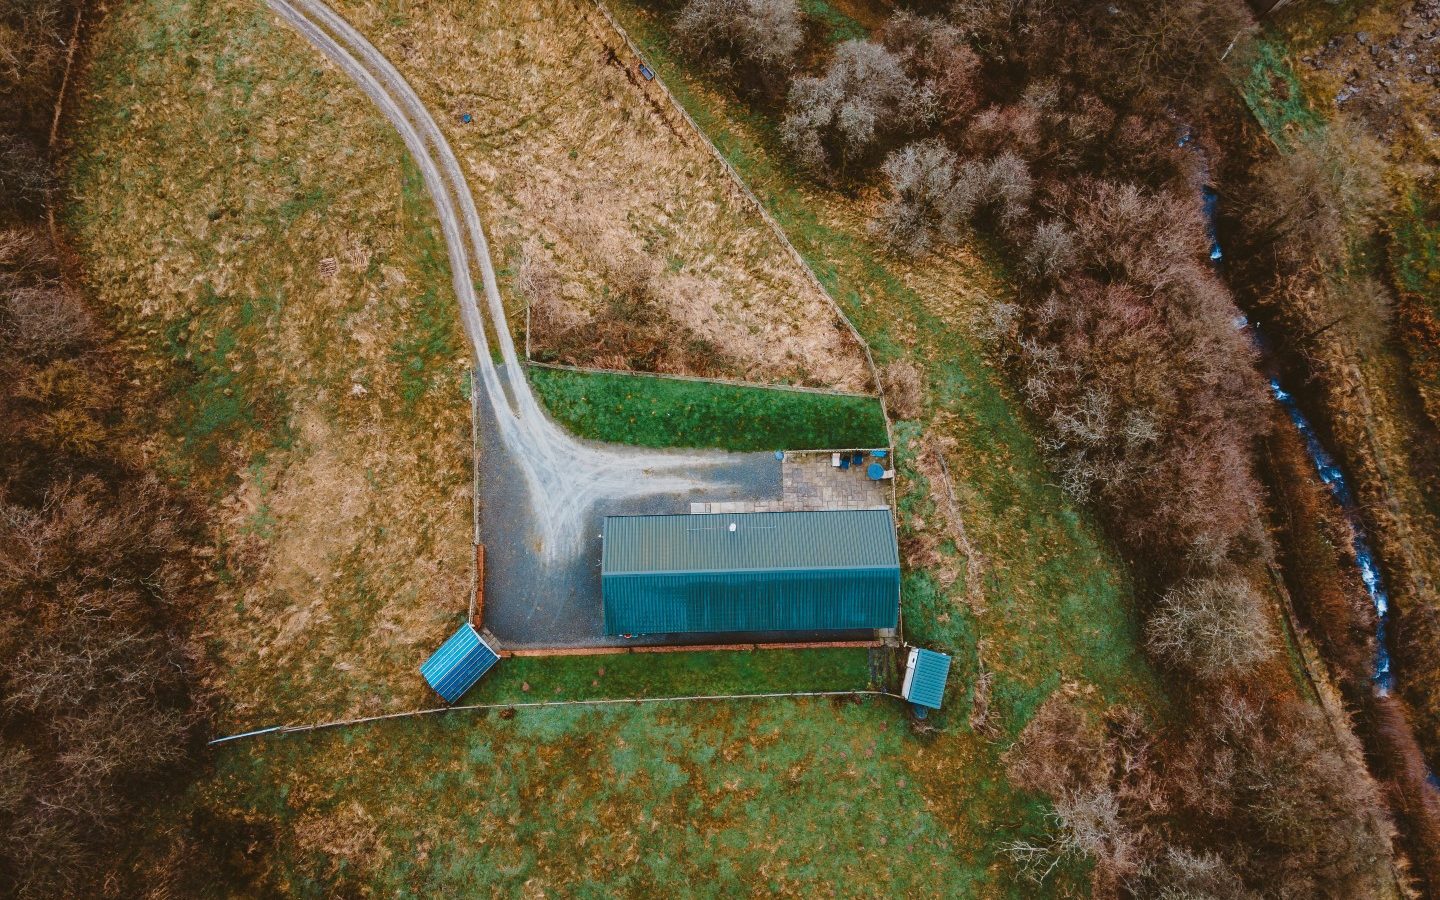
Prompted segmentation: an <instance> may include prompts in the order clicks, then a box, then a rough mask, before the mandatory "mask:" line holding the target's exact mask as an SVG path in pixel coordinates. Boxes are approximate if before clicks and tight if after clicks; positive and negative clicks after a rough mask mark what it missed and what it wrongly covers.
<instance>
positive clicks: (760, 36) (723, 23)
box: [675, 0, 805, 83]
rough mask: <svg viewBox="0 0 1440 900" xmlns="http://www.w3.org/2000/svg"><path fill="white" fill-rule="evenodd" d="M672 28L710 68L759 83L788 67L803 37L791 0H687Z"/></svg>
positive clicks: (796, 9) (687, 47) (771, 79)
mask: <svg viewBox="0 0 1440 900" xmlns="http://www.w3.org/2000/svg"><path fill="white" fill-rule="evenodd" d="M675 30H676V32H677V33H678V34H679V35H680V40H681V41H682V43H683V44H684V46H685V47H686V49H688V50H689V51H690V52H692V53H694V54H695V55H696V56H699V57H700V58H702V59H704V60H706V61H707V62H709V63H710V64H711V65H712V66H715V67H716V68H718V69H721V70H722V71H733V70H741V71H740V72H739V74H742V75H750V76H753V77H755V78H757V79H759V80H760V81H761V82H764V83H769V82H771V81H773V80H774V78H775V77H776V76H778V75H780V74H782V73H784V72H786V71H788V70H789V68H790V67H791V65H793V63H794V58H795V51H796V50H798V49H799V48H800V43H801V41H802V40H803V39H804V36H805V35H804V29H803V26H802V18H801V15H800V8H799V6H797V5H796V3H795V0H688V2H687V3H686V4H685V6H684V8H683V9H681V10H680V15H679V17H678V18H677V19H676V21H675Z"/></svg>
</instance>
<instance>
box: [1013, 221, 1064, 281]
mask: <svg viewBox="0 0 1440 900" xmlns="http://www.w3.org/2000/svg"><path fill="white" fill-rule="evenodd" d="M1074 264H1075V237H1074V235H1073V234H1071V232H1070V229H1069V228H1068V227H1066V225H1065V223H1064V222H1060V221H1058V220H1055V219H1051V220H1049V221H1046V222H1041V223H1040V224H1039V225H1036V226H1035V231H1034V233H1033V234H1032V235H1031V237H1030V246H1029V248H1027V249H1026V251H1025V272H1026V274H1027V275H1029V276H1030V277H1031V278H1032V279H1034V280H1035V281H1037V282H1041V283H1044V282H1049V281H1053V280H1054V279H1055V278H1057V277H1059V276H1061V275H1064V274H1065V273H1066V272H1068V271H1069V270H1070V268H1071V267H1072V266H1073V265H1074Z"/></svg>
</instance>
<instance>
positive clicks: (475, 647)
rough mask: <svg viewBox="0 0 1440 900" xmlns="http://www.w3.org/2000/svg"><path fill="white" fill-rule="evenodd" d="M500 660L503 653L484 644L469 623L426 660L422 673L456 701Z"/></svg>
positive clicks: (449, 697) (443, 695)
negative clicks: (500, 654)
mask: <svg viewBox="0 0 1440 900" xmlns="http://www.w3.org/2000/svg"><path fill="white" fill-rule="evenodd" d="M499 660H500V656H499V655H498V654H497V653H496V652H495V651H494V650H491V649H490V645H489V644H487V643H485V641H484V639H483V638H481V637H480V633H479V632H478V631H476V630H475V626H474V625H471V624H470V623H469V622H466V623H465V624H464V625H461V626H460V630H459V631H457V632H455V634H454V635H452V636H451V638H450V640H448V641H446V642H445V643H443V644H441V645H440V649H439V650H436V651H435V652H434V653H433V654H431V656H430V658H429V659H427V660H425V664H424V665H422V666H421V667H420V674H421V675H422V676H424V678H425V680H426V681H427V682H428V683H429V684H430V687H432V688H434V689H435V693H437V694H439V695H440V696H441V697H443V698H445V702H446V703H454V702H455V701H456V700H459V699H460V698H461V697H463V696H465V692H466V691H468V690H470V688H471V686H472V685H474V684H475V682H477V681H479V680H480V676H482V675H484V674H485V673H486V672H488V671H490V667H491V666H493V665H495V663H497V662H499Z"/></svg>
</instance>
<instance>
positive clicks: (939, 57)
mask: <svg viewBox="0 0 1440 900" xmlns="http://www.w3.org/2000/svg"><path fill="white" fill-rule="evenodd" d="M880 41H881V43H882V44H884V45H885V48H886V49H888V50H889V51H890V52H892V53H894V54H895V55H896V56H898V57H899V58H900V60H901V62H902V64H903V65H904V66H905V70H906V72H907V74H908V75H909V76H910V78H911V79H912V80H914V81H915V82H917V83H919V84H922V85H925V86H926V87H928V88H929V90H930V91H931V92H932V93H933V94H934V95H935V105H936V113H937V119H938V124H939V125H940V126H941V127H942V128H948V127H953V126H955V125H958V124H959V123H960V122H961V121H962V120H963V119H964V118H965V117H966V116H968V115H969V114H970V113H971V112H972V111H973V110H974V109H975V105H976V103H977V102H978V101H979V91H978V89H977V85H976V83H975V77H976V75H977V73H978V70H979V68H980V58H979V57H978V56H976V55H975V52H974V51H973V50H971V49H970V47H969V45H968V44H967V43H966V41H965V36H964V33H963V32H962V31H961V30H960V29H959V28H957V27H956V26H955V25H954V24H952V23H950V22H946V21H944V20H943V19H930V18H926V17H924V16H917V15H915V14H913V13H909V12H904V11H901V12H898V13H896V14H895V15H893V16H891V17H890V20H889V21H887V22H886V23H885V27H884V28H883V29H882V30H881V32H880Z"/></svg>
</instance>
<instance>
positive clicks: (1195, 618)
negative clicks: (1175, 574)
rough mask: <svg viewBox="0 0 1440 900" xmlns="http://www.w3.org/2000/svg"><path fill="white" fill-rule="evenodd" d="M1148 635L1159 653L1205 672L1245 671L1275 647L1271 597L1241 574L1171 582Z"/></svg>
mask: <svg viewBox="0 0 1440 900" xmlns="http://www.w3.org/2000/svg"><path fill="white" fill-rule="evenodd" d="M1145 637H1146V646H1148V647H1149V648H1150V650H1151V652H1153V653H1154V654H1155V655H1157V656H1159V657H1160V658H1162V659H1165V660H1167V661H1169V662H1170V663H1171V664H1173V665H1176V666H1179V667H1180V668H1182V669H1184V670H1185V671H1187V672H1189V673H1191V674H1193V675H1197V676H1199V677H1201V678H1212V679H1213V678H1220V677H1226V676H1235V675H1240V674H1243V673H1245V672H1247V671H1248V670H1250V669H1252V668H1254V667H1255V666H1256V665H1258V664H1259V663H1261V662H1263V661H1264V660H1266V659H1268V658H1269V657H1270V656H1271V655H1272V654H1273V653H1274V652H1275V631H1274V629H1273V628H1272V627H1271V625H1270V615H1269V611H1268V610H1267V609H1266V606H1265V602H1264V601H1263V600H1262V599H1261V597H1260V595H1259V594H1258V593H1256V591H1255V589H1254V588H1253V587H1251V585H1250V584H1249V582H1247V581H1245V580H1244V579H1243V578H1241V577H1239V576H1236V575H1225V576H1216V577H1212V578H1204V579H1191V580H1188V581H1184V582H1181V583H1180V584H1178V585H1176V586H1175V587H1173V588H1171V589H1170V590H1169V591H1167V592H1166V593H1165V597H1164V598H1163V599H1162V600H1161V601H1160V604H1159V606H1158V607H1157V608H1156V610H1155V612H1154V613H1153V614H1151V616H1150V620H1149V622H1147V623H1146V626H1145Z"/></svg>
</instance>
